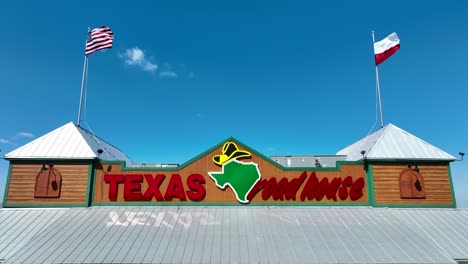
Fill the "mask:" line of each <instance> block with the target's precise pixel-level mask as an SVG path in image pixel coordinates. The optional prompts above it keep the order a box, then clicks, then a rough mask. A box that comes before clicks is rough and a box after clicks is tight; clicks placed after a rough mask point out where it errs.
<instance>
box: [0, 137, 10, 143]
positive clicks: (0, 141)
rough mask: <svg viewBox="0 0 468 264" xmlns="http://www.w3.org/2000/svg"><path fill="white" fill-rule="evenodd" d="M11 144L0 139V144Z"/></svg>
mask: <svg viewBox="0 0 468 264" xmlns="http://www.w3.org/2000/svg"><path fill="white" fill-rule="evenodd" d="M10 143H11V142H10V141H9V140H6V139H3V138H0V144H10Z"/></svg>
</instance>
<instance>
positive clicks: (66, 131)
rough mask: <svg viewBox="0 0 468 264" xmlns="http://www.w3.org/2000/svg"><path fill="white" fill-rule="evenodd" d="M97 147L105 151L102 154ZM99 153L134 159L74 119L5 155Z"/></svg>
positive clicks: (76, 156) (60, 156)
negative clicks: (79, 124)
mask: <svg viewBox="0 0 468 264" xmlns="http://www.w3.org/2000/svg"><path fill="white" fill-rule="evenodd" d="M98 149H102V150H103V151H104V152H103V153H102V154H101V155H99V154H98V153H97V150H98ZM97 157H99V158H100V159H102V160H124V161H126V162H127V163H131V161H130V159H129V158H128V157H127V155H125V153H123V152H122V151H121V150H119V149H117V148H116V147H114V146H112V145H110V144H109V143H107V142H105V141H104V140H102V139H100V138H99V137H97V136H95V135H93V134H92V133H91V132H89V131H87V130H85V129H83V128H81V127H78V126H76V125H75V124H74V123H73V122H70V123H68V124H65V125H64V126H61V127H59V128H57V129H55V130H54V131H52V132H49V133H48V134H46V135H44V136H42V137H39V138H37V139H35V140H34V141H32V142H30V143H28V144H26V145H24V146H22V147H20V148H18V149H15V150H13V151H11V152H10V153H8V154H6V155H5V158H6V159H95V158H97Z"/></svg>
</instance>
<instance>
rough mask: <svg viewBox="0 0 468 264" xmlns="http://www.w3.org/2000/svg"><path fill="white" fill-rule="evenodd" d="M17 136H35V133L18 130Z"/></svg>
mask: <svg viewBox="0 0 468 264" xmlns="http://www.w3.org/2000/svg"><path fill="white" fill-rule="evenodd" d="M16 136H17V137H25V138H34V135H33V134H32V133H29V132H18V133H17V134H16Z"/></svg>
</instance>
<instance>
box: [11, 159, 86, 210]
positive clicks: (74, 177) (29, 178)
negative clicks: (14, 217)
mask: <svg viewBox="0 0 468 264" xmlns="http://www.w3.org/2000/svg"><path fill="white" fill-rule="evenodd" d="M11 166H12V168H11V175H10V182H9V186H8V196H7V201H6V202H7V205H9V204H10V205H11V204H85V203H86V191H87V188H88V170H89V166H90V165H87V164H78V165H65V164H55V163H54V168H55V169H57V170H59V171H60V173H61V174H62V188H61V192H60V197H59V198H34V186H35V182H36V176H37V174H38V172H39V171H40V170H41V167H42V164H12V165H11Z"/></svg>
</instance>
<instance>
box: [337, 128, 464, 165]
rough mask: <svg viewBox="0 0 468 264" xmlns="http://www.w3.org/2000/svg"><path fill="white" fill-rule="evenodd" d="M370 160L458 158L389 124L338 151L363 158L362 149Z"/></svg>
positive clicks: (353, 158)
mask: <svg viewBox="0 0 468 264" xmlns="http://www.w3.org/2000/svg"><path fill="white" fill-rule="evenodd" d="M363 150H364V151H366V153H365V154H364V155H365V158H366V159H368V160H437V161H439V160H440V161H454V160H456V158H455V157H454V156H452V155H450V154H448V153H446V152H445V151H443V150H440V149H438V148H436V147H434V146H433V145H431V144H429V143H427V142H425V141H424V140H422V139H420V138H418V137H416V136H414V135H412V134H410V133H408V132H406V131H404V130H403V129H401V128H399V127H397V126H395V125H392V124H388V125H387V126H385V127H383V128H381V129H379V130H377V131H376V132H374V133H372V134H370V135H368V136H366V137H365V138H363V139H361V140H359V141H357V142H355V143H353V144H352V145H350V146H348V147H346V148H344V149H342V150H340V151H338V152H337V153H336V154H337V155H347V158H346V160H350V161H356V160H361V159H362V158H363V155H362V154H361V151H363Z"/></svg>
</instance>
